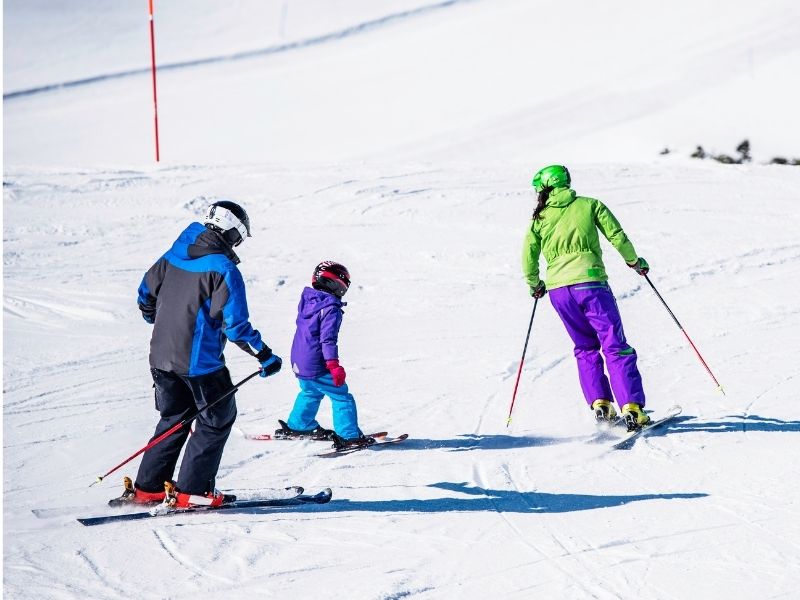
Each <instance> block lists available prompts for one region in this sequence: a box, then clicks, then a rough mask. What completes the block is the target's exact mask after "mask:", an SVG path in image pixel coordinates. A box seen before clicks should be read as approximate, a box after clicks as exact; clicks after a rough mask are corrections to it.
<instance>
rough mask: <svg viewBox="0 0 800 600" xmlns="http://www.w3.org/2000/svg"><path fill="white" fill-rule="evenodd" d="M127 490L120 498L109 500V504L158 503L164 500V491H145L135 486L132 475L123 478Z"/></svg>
mask: <svg viewBox="0 0 800 600" xmlns="http://www.w3.org/2000/svg"><path fill="white" fill-rule="evenodd" d="M122 483H123V485H124V486H125V490H124V491H123V492H122V495H121V496H120V497H119V498H112V499H111V500H109V501H108V505H109V506H128V505H130V504H143V505H147V504H158V503H159V502H163V501H164V492H145V491H143V490H140V489H139V488H136V487H134V486H133V481H131V478H130V477H125V478H123V479H122Z"/></svg>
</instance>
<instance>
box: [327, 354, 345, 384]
mask: <svg viewBox="0 0 800 600" xmlns="http://www.w3.org/2000/svg"><path fill="white" fill-rule="evenodd" d="M325 367H326V368H327V369H328V371H330V372H331V377H333V385H335V386H336V387H340V386H342V385H344V378H345V377H347V373H345V372H344V367H343V366H341V365H340V364H339V359H338V358H334V359H333V360H326V361H325Z"/></svg>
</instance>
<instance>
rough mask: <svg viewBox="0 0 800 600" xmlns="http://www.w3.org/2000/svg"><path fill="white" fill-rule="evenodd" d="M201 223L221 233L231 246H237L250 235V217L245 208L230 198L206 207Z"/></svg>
mask: <svg viewBox="0 0 800 600" xmlns="http://www.w3.org/2000/svg"><path fill="white" fill-rule="evenodd" d="M203 225H205V226H206V227H208V228H209V229H213V230H214V231H218V232H219V233H221V234H222V237H223V238H224V239H225V241H226V242H228V243H229V244H230V245H231V247H235V246H238V245H239V244H241V243H242V242H243V241H244V238H246V237H252V236H251V235H250V218H249V217H248V216H247V213H246V212H245V210H244V209H243V208H242V207H241V206H239V205H238V204H236V203H235V202H231V201H230V200H219V201H217V202H214V204H212V205H211V206H209V207H208V210H207V211H206V216H205V217H203Z"/></svg>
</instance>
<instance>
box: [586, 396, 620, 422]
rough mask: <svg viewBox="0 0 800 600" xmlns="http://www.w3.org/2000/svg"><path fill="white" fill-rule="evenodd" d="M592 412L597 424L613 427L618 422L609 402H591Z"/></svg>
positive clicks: (615, 412)
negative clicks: (606, 424)
mask: <svg viewBox="0 0 800 600" xmlns="http://www.w3.org/2000/svg"><path fill="white" fill-rule="evenodd" d="M592 410H593V411H594V418H595V419H596V420H597V422H598V423H608V424H609V425H615V424H616V423H617V421H619V417H618V416H617V411H616V410H615V409H614V403H613V402H611V400H595V401H594V402H592Z"/></svg>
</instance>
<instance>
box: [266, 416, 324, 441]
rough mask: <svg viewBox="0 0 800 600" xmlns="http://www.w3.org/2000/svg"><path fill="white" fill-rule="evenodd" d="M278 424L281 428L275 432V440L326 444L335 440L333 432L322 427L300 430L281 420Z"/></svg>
mask: <svg viewBox="0 0 800 600" xmlns="http://www.w3.org/2000/svg"><path fill="white" fill-rule="evenodd" d="M278 423H280V424H281V428H280V429H276V430H275V439H277V440H314V441H317V442H324V441H329V440H332V439H333V437H332V436H333V435H334V433H333V431H332V430H330V429H325V428H324V427H322V426H318V427H316V428H315V429H307V430H300V429H292V428H291V427H289V426H288V425H287V424H286V421H281V420H280V419H278Z"/></svg>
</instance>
